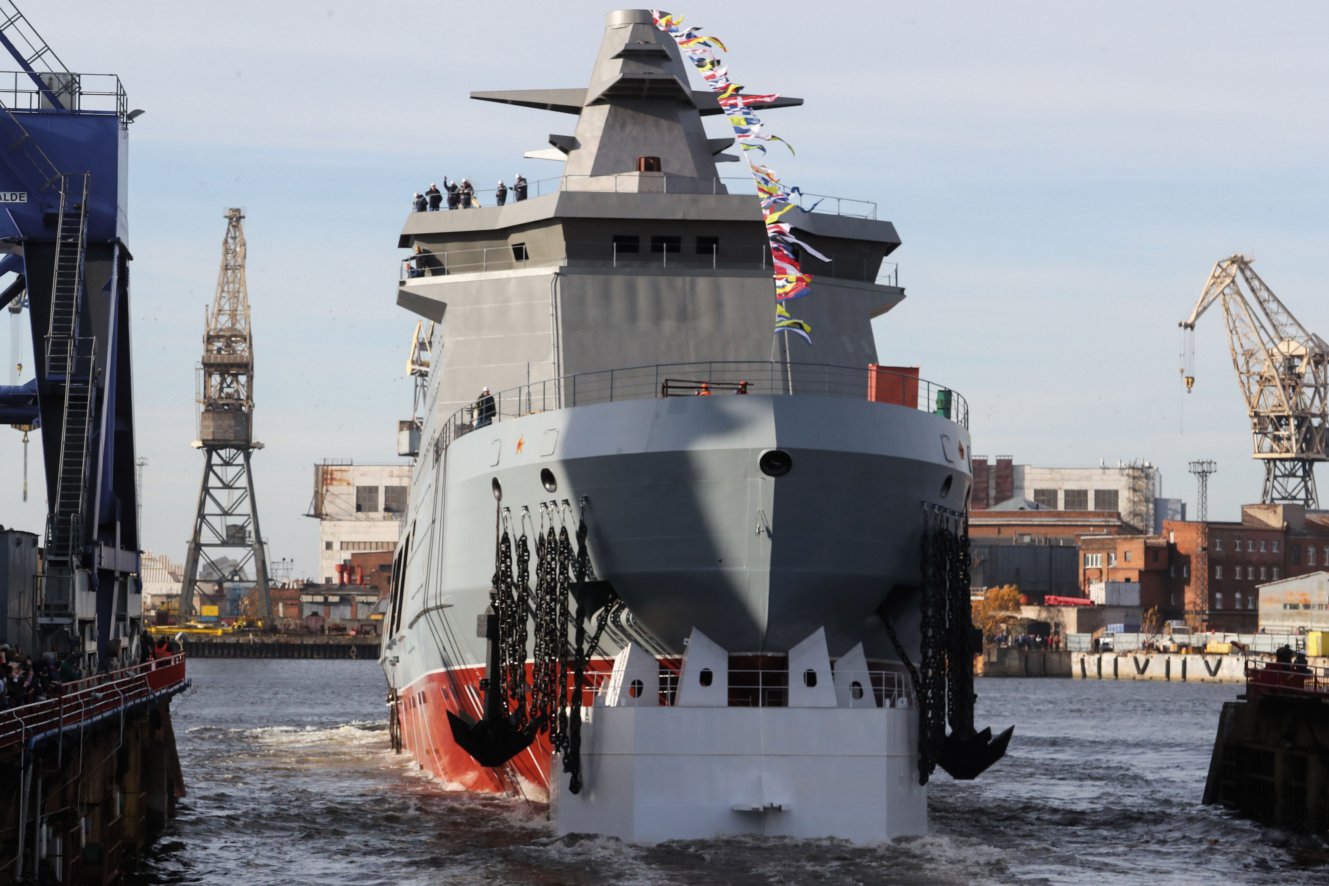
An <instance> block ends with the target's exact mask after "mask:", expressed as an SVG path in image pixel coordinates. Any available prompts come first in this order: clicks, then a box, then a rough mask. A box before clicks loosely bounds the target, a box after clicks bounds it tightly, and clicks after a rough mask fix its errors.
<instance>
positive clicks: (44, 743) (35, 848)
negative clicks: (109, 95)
mask: <svg viewBox="0 0 1329 886" xmlns="http://www.w3.org/2000/svg"><path fill="white" fill-rule="evenodd" d="M188 687H189V679H188V677H187V676H186V675H185V656H183V655H175V656H172V657H170V658H164V659H159V660H156V661H151V662H147V663H145V664H141V665H136V666H134V667H130V668H125V669H123V670H118V671H113V672H111V673H108V674H101V675H98V676H95V677H90V678H88V679H85V680H79V681H76V682H71V683H66V684H64V685H63V686H62V687H61V688H60V692H59V694H58V695H56V697H54V698H49V699H47V700H45V701H39V702H35V703H33V704H27V705H22V706H20V707H16V708H10V709H8V710H5V711H0V798H3V799H2V800H0V882H4V883H10V882H32V883H109V882H114V881H115V880H116V879H117V878H118V877H119V876H120V874H121V873H123V871H124V870H125V869H126V868H127V866H128V864H129V863H130V862H132V861H133V860H134V859H135V858H137V857H138V856H139V855H140V854H141V853H142V852H143V850H144V849H145V848H146V847H147V846H148V845H150V844H151V843H152V841H153V840H154V839H155V838H156V837H157V835H158V834H159V833H160V832H161V830H162V829H163V828H164V827H165V825H166V822H167V821H168V820H170V818H171V817H172V816H173V815H174V814H175V804H176V800H177V799H179V798H180V797H183V796H184V793H185V787H184V779H183V777H182V776H181V772H180V760H179V757H178V756H177V755H176V749H175V733H174V731H173V729H172V726H171V708H170V699H171V697H172V696H174V695H176V694H178V693H180V692H183V691H184V690H185V689H187V688H188Z"/></svg>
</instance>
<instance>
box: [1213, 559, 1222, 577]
mask: <svg viewBox="0 0 1329 886" xmlns="http://www.w3.org/2000/svg"><path fill="white" fill-rule="evenodd" d="M1214 578H1215V579H1216V580H1218V581H1222V580H1223V564H1221V563H1220V564H1218V565H1217V566H1215V567H1214Z"/></svg>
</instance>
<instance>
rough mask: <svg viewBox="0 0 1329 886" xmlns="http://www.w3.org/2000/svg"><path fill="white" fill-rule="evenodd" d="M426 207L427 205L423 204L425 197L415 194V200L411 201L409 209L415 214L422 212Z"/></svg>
mask: <svg viewBox="0 0 1329 886" xmlns="http://www.w3.org/2000/svg"><path fill="white" fill-rule="evenodd" d="M428 205H429V204H428V203H426V202H425V195H424V194H421V193H419V192H416V195H415V199H414V200H412V201H411V208H412V209H414V210H415V211H416V212H424V211H425V209H426V208H427V207H428Z"/></svg>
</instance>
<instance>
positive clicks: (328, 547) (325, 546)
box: [323, 541, 332, 551]
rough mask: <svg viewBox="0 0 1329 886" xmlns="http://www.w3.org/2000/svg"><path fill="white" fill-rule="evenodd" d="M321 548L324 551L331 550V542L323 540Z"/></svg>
mask: <svg viewBox="0 0 1329 886" xmlns="http://www.w3.org/2000/svg"><path fill="white" fill-rule="evenodd" d="M323 550H325V551H330V550H332V542H330V541H325V542H323Z"/></svg>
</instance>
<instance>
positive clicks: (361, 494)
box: [309, 460, 411, 584]
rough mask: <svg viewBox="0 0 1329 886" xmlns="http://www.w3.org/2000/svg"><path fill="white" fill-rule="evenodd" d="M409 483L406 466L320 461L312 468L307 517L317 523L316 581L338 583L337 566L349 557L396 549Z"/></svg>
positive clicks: (408, 469)
mask: <svg viewBox="0 0 1329 886" xmlns="http://www.w3.org/2000/svg"><path fill="white" fill-rule="evenodd" d="M410 483H411V466H410V464H386V465H385V464H355V463H354V462H351V461H349V460H325V461H324V462H323V463H321V464H316V465H314V500H313V502H312V504H311V505H310V509H309V516H311V517H317V518H318V520H319V533H318V541H319V545H318V547H319V560H318V564H319V572H318V579H319V580H320V581H322V582H324V583H325V584H341V583H342V573H341V571H340V570H339V569H338V567H339V566H341V567H343V568H345V567H347V566H349V564H350V560H351V555H352V554H356V553H361V552H364V551H391V550H393V549H394V548H395V547H396V546H397V534H398V532H399V530H400V525H401V518H402V515H403V514H404V513H405V512H406V500H407V495H408V492H409V489H410ZM345 583H347V584H350V583H351V581H350V580H349V579H347V580H346V582H345Z"/></svg>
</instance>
